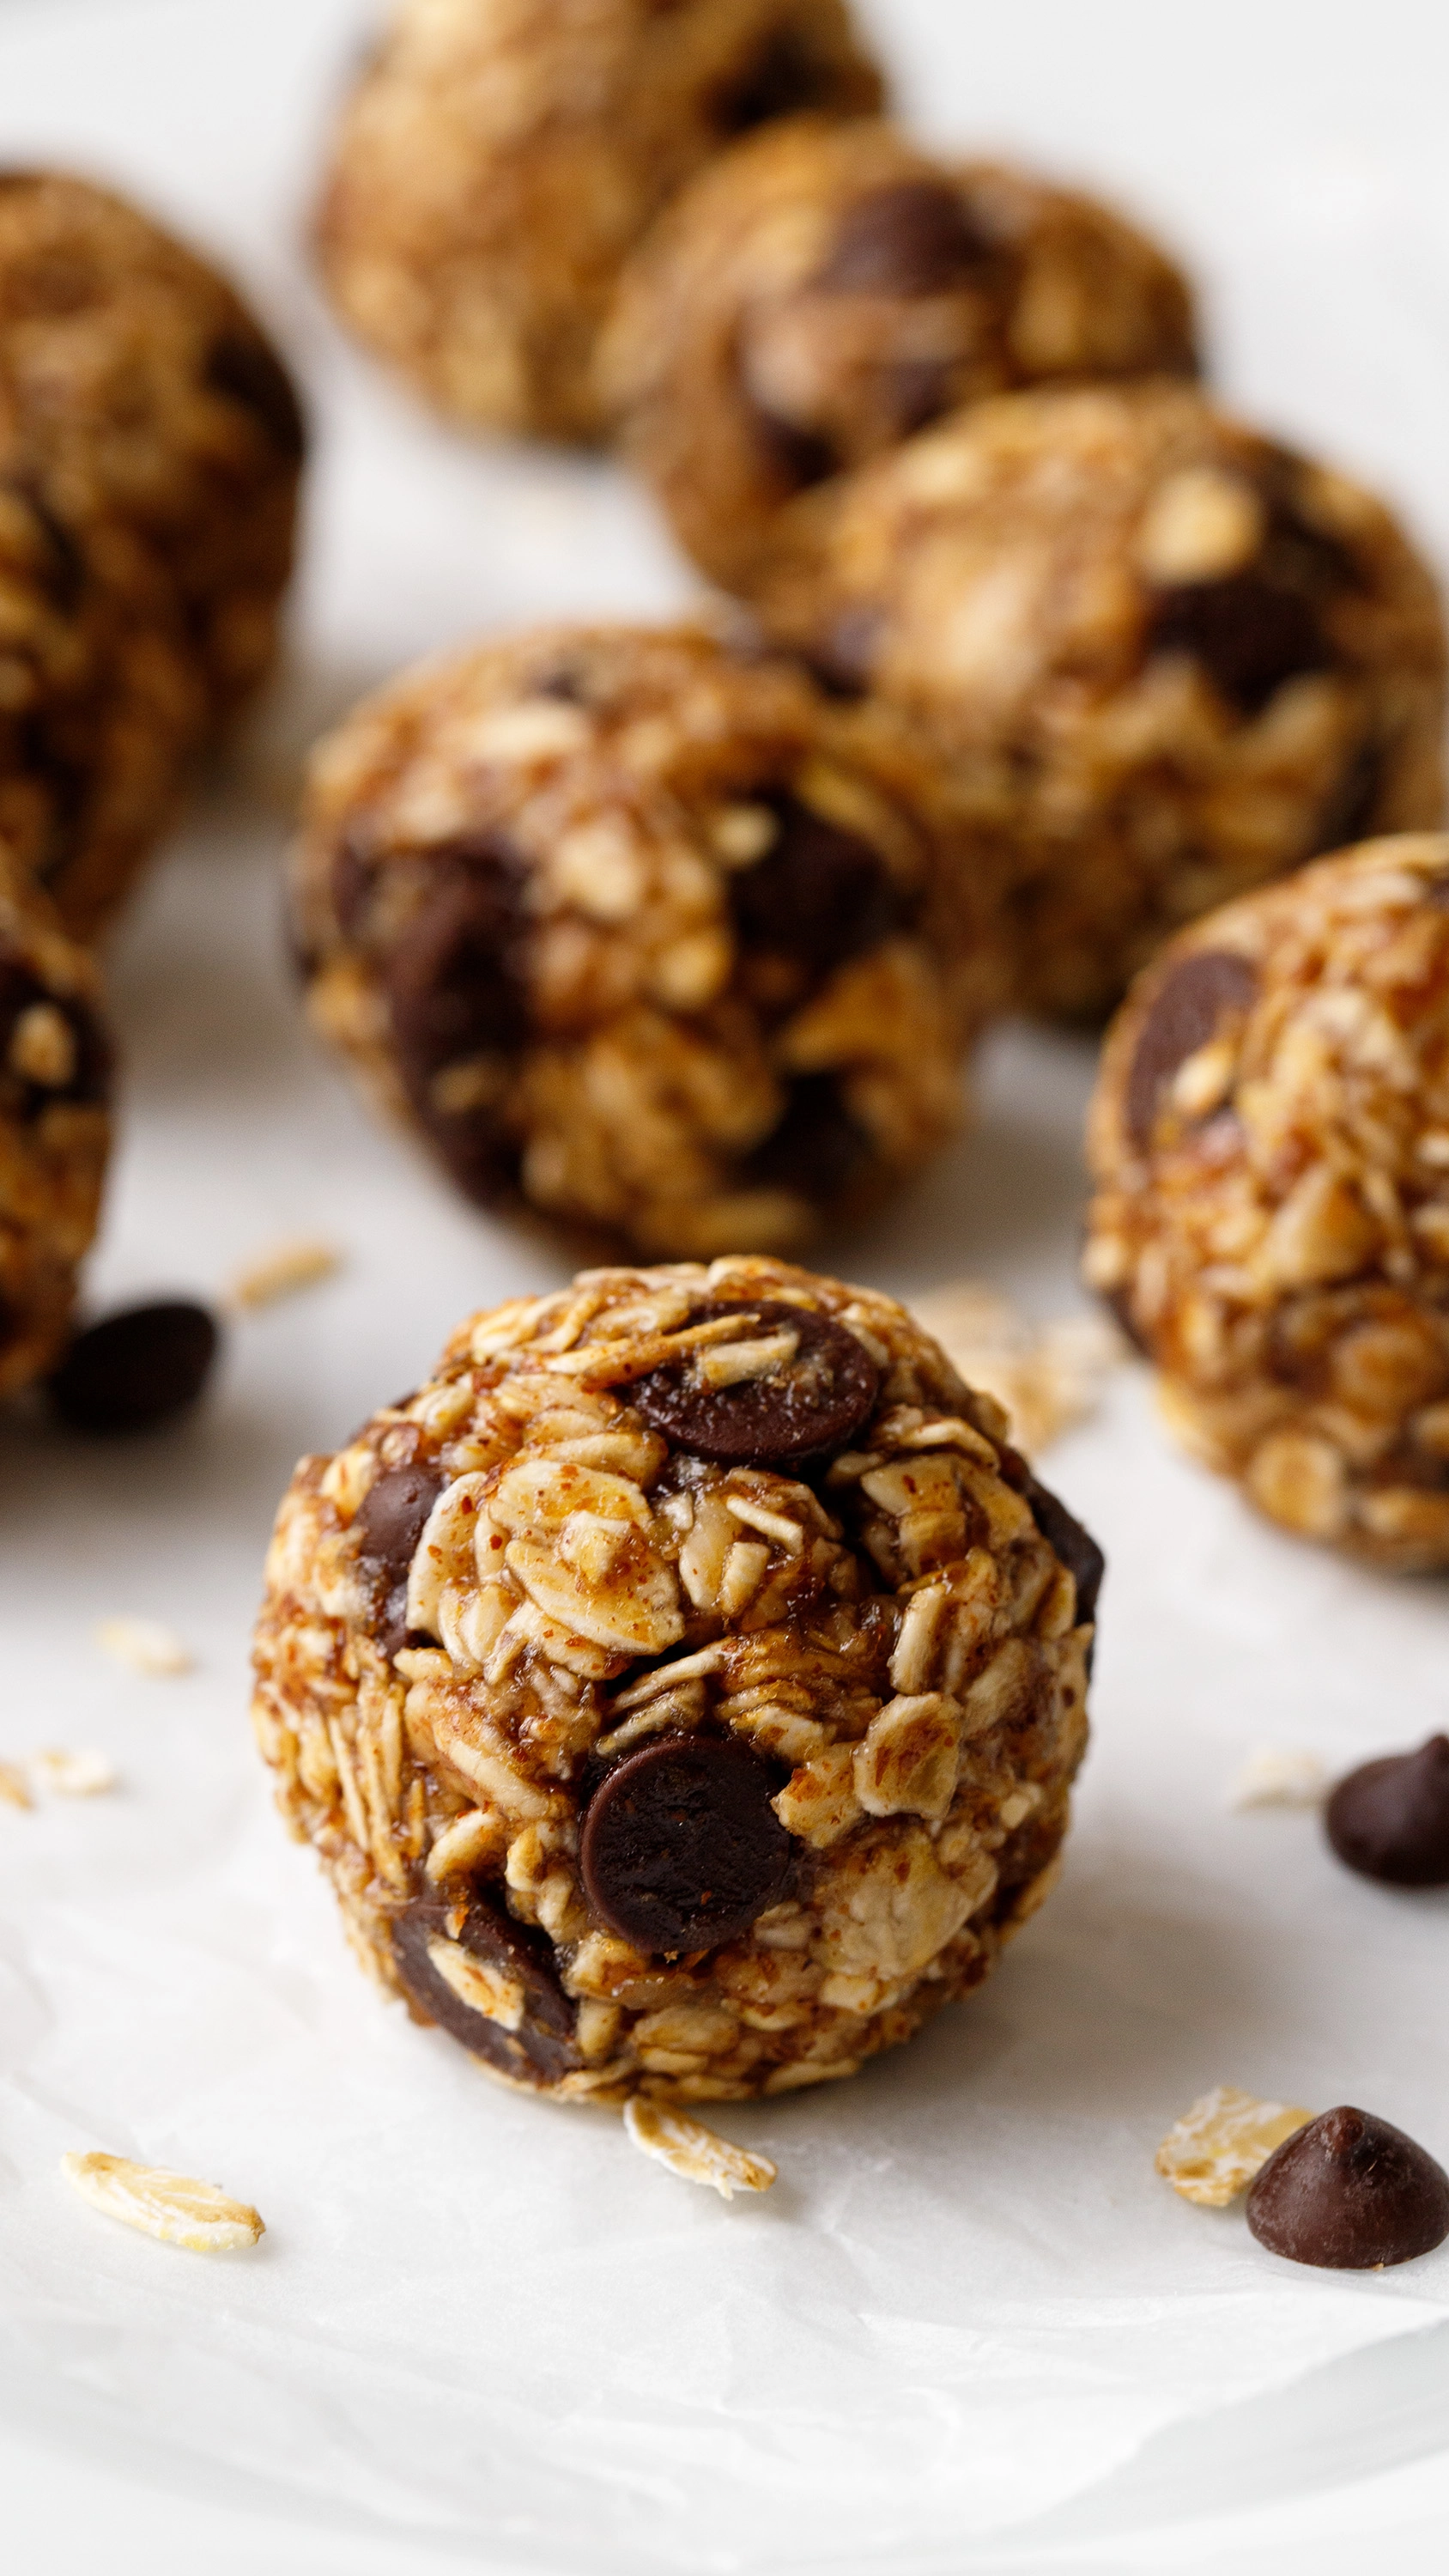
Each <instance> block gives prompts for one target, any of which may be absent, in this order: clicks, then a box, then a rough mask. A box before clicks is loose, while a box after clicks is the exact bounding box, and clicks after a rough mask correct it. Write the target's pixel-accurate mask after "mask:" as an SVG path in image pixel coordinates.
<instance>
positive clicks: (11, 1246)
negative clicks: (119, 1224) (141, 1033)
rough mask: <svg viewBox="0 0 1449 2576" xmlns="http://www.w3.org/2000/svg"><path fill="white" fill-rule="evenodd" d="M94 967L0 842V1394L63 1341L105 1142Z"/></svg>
mask: <svg viewBox="0 0 1449 2576" xmlns="http://www.w3.org/2000/svg"><path fill="white" fill-rule="evenodd" d="M110 1071H111V1047H110V1040H109V1038H108V1036H107V1033H106V1028H105V1024H104V1021H103V1019H102V1016H101V996H100V983H99V978H98V976H97V973H96V969H95V966H94V964H93V962H92V961H91V959H90V958H89V957H88V956H87V955H86V954H85V952H84V951H83V950H82V949H79V948H77V947H76V946H75V944H74V942H73V941H71V940H70V939H68V938H67V937H66V936H65V934H64V932H63V931H62V930H61V929H60V927H59V925H58V923H57V922H56V920H55V917H54V915H53V913H52V911H51V908H50V906H49V904H48V903H47V902H46V901H45V899H44V897H43V896H41V895H39V894H37V893H36V891H35V889H34V887H33V886H32V885H31V883H30V881H29V878H28V876H27V873H26V871H25V870H24V868H23V867H21V866H19V865H18V864H17V863H16V861H15V860H14V858H13V857H12V855H11V853H10V852H9V851H8V850H7V849H6V848H5V847H4V845H3V844H0V1395H10V1394H13V1393H14V1392H15V1391H16V1389H17V1388H19V1387H22V1386H28V1385H29V1383H30V1382H31V1380H32V1379H33V1378H37V1377H40V1376H42V1375H43V1374H44V1372H45V1371H46V1370H47V1369H48V1368H50V1366H51V1365H52V1363H53V1362H54V1361H55V1360H57V1359H58V1358H59V1356H60V1354H61V1351H62V1349H63V1348H64V1345H65V1342H66V1339H67V1336H68V1333H69V1329H70V1317H71V1309H72V1306H73V1304H74V1299H75V1282H76V1271H77V1268H78V1266H79V1264H80V1261H81V1259H82V1257H83V1255H84V1254H85V1252H86V1250H87V1248H88V1247H89V1244H90V1241H91V1238H92V1236H93V1235H94V1233H95V1230H96V1219H97V1217H98V1215H99V1212H100V1202H101V1187H102V1183H103V1181H104V1178H105V1169H106V1154H107V1149H108V1146H109V1143H110V1122H109V1118H108V1115H107V1108H106V1102H107V1096H108V1092H109V1088H110Z"/></svg>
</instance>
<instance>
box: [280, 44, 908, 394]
mask: <svg viewBox="0 0 1449 2576" xmlns="http://www.w3.org/2000/svg"><path fill="white" fill-rule="evenodd" d="M880 99H881V81H880V76H879V74H878V73H877V71H876V69H875V67H874V65H873V64H872V63H871V62H870V61H869V60H868V59H867V58H866V56H865V55H864V54H863V53H862V52H861V50H860V48H859V46H858V44H857V42H856V40H855V37H854V35H853V32H852V30H851V26H850V22H849V19H848V17H847V15H846V12H845V9H844V7H843V6H842V4H841V0H671V5H668V6H665V7H661V6H660V5H659V0H404V5H403V7H402V8H401V9H400V10H399V11H398V14H397V16H396V18H395V19H394V21H393V25H392V28H391V31H390V33H389V34H388V36H387V37H386V38H385V40H384V42H383V44H382V45H381V47H380V49H379V51H378V52H377V53H376V54H375V55H374V56H373V58H372V59H371V61H370V62H369V63H368V65H367V68H366V69H365V71H364V72H363V75H362V78H361V80H360V82H359V84H358V86H357V88H356V90H355V91H354V92H353V95H352V97H351V99H350V100H349V102H348V105H347V108H346V110H345V112H344V115H343V119H342V124H341V128H340V131H339V133H338V136H337V140H336V145H335V148H334V155H333V161H332V167H331V172H330V176H329V180H328V184H327V188H326V192H325V195H324V198H323V202H322V206H321V209H320V211H319V215H318V219H317V242H318V249H319V253H320V256H321V260H322V265H323V268H324V271H325V273H326V277H327V281H328V284H329V285H330V287H331V290H332V293H333V296H334V298H335V299H336V302H337V305H338V307H339V309H340V311H341V312H342V313H343V314H344V315H345V317H346V319H347V320H348V321H349V322H350V323H351V324H352V326H353V328H354V329H355V330H356V331H357V332H358V333H359V335H360V336H361V338H362V339H364V340H366V341H368V342H370V343H371V345H372V346H373V347H374V348H375V349H377V350H378V351H379V352H380V353H381V354H382V355H383V356H384V357H387V358H389V359H391V360H392V362H393V363H394V364H395V365H396V366H398V367H399V368H401V369H402V371H403V372H404V373H405V374H406V375H408V376H410V377H412V378H413V380H414V381H415V382H416V383H417V384H418V385H419V386H420V387H421V388H422V390H423V391H424V392H425V393H426V394H427V396H428V397H429V399H430V400H431V401H433V402H435V403H437V404H438V405H439V406H440V407H441V408H442V409H443V410H444V411H449V412H453V413H456V414H458V415H459V416H460V417H461V418H462V419H464V420H468V421H473V422H477V423H480V424H483V425H486V426H489V427H493V428H499V429H507V430H517V431H535V432H541V433H542V434H544V435H546V436H552V437H559V438H580V437H582V438H591V437H595V436H597V435H598V433H599V431H600V429H601V428H602V426H603V420H602V415H601V412H600V408H599V402H598V396H597V391H596V388H595V384H594V352H595V342H596V338H597V335H598V331H599V328H600V325H601V324H602V322H603V320H604V317H605V314H606V312H607V309H608V306H609V302H610V299H611V297H612V295H613V292H614V287H615V283H616V280H617V277H618V272H619V267H620V264H621V262H622V261H623V260H624V258H625V257H626V256H627V254H628V253H629V252H630V251H631V250H632V249H633V247H634V245H635V243H636V242H637V241H638V240H639V238H640V236H641V235H642V234H643V233H644V231H645V230H646V229H647V227H648V225H649V224H650V223H651V222H652V221H653V219H654V216H655V215H656V213H657V212H658V210H659V208H660V207H661V206H662V205H663V203H664V202H665V199H666V198H667V197H668V196H669V195H670V194H671V193H672V191H673V190H674V189H675V188H677V187H678V186H679V185H680V184H681V182H682V181H683V180H685V179H687V178H688V177H689V176H690V174H691V173H692V172H693V171H694V170H696V169H698V167H699V166H700V164H701V163H702V162H704V161H706V160H708V159H709V158H710V156H711V155H712V154H713V153H714V152H716V151H718V150H719V148H720V146H721V145H722V144H725V143H728V142H730V141H731V140H732V139H733V138H734V137H735V136H736V135H739V134H744V133H747V132H749V131H750V130H751V129H752V128H753V127H755V126H758V125H763V124H766V123H767V122H769V121H770V120H771V119H773V118H776V117H780V116H789V115H792V114H795V113H798V112H799V111H800V110H802V109H811V108H813V109H819V110H821V111H823V112H824V113H826V114H827V115H829V114H842V115H861V114H867V113H869V112H870V111H871V110H872V109H873V108H875V107H878V106H879V104H880Z"/></svg>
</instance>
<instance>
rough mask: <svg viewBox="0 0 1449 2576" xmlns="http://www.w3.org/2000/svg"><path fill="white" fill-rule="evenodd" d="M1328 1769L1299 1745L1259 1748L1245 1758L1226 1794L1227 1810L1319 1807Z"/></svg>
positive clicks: (1326, 1784)
mask: <svg viewBox="0 0 1449 2576" xmlns="http://www.w3.org/2000/svg"><path fill="white" fill-rule="evenodd" d="M1327 1792H1328V1767H1327V1765H1326V1763H1324V1762H1322V1761H1321V1760H1320V1758H1319V1756H1318V1755H1317V1754H1316V1753H1309V1752H1306V1751H1305V1750H1304V1749H1303V1748H1302V1747H1301V1746H1299V1745H1292V1744H1260V1745H1257V1746H1256V1747H1255V1748H1254V1750H1253V1751H1252V1752H1251V1753H1250V1754H1249V1755H1248V1758H1247V1760H1246V1762H1245V1763H1244V1764H1243V1767H1242V1769H1241V1771H1239V1773H1238V1775H1237V1777H1236V1779H1235V1780H1234V1782H1233V1785H1232V1788H1231V1790H1230V1791H1229V1793H1228V1804H1229V1806H1230V1807H1237V1808H1248V1807H1321V1806H1322V1804H1323V1801H1324V1798H1325V1797H1326V1795H1327Z"/></svg>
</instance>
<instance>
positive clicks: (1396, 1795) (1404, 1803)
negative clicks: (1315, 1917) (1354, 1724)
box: [1324, 1735, 1449, 1887]
mask: <svg viewBox="0 0 1449 2576" xmlns="http://www.w3.org/2000/svg"><path fill="white" fill-rule="evenodd" d="M1324 1824H1325V1827H1326V1829H1327V1833H1328V1839H1329V1841H1330V1842H1331V1843H1332V1845H1333V1848H1334V1850H1335V1851H1336V1852H1337V1854H1338V1857H1339V1859H1340V1860H1341V1861H1346V1862H1347V1864H1348V1866H1349V1868H1350V1869H1356V1870H1358V1871H1359V1872H1360V1874H1361V1875H1362V1876H1363V1877H1364V1878H1380V1879H1383V1880H1385V1881H1386V1883H1387V1884H1388V1885H1389V1886H1390V1887H1449V1735H1431V1736H1430V1738H1429V1741H1428V1743H1427V1744H1421V1745H1420V1747H1419V1750H1418V1752H1417V1753H1389V1754H1385V1755H1384V1756H1383V1757H1382V1758H1381V1759H1380V1760H1379V1761H1377V1762H1365V1763H1362V1764H1361V1765H1360V1767H1359V1769H1358V1770H1357V1771H1350V1772H1349V1774H1348V1777H1347V1779H1345V1780H1340V1782H1339V1784H1338V1786H1337V1788H1336V1789H1335V1790H1334V1792H1333V1795H1332V1797H1331V1798H1330V1799H1329V1801H1328V1806H1327V1810H1326V1812H1325V1815H1324Z"/></svg>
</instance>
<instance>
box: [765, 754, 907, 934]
mask: <svg viewBox="0 0 1449 2576" xmlns="http://www.w3.org/2000/svg"><path fill="white" fill-rule="evenodd" d="M757 801H758V802H759V803H761V804H763V805H768V806H769V808H770V810H771V812H772V813H773V814H774V816H775V819H776V822H777V824H778V827H779V828H778V831H777V833H776V837H775V840H774V842H773V843H772V845H771V847H770V849H769V850H768V851H767V852H766V854H765V856H764V858H762V859H759V860H757V861H756V863H755V865H754V866H753V867H752V868H742V869H741V870H740V872H739V873H738V875H737V876H735V877H734V878H733V879H732V881H731V897H732V902H733V908H734V918H735V928H736V930H737V932H738V934H739V937H740V939H741V941H742V943H743V944H744V945H745V946H746V947H748V948H755V949H765V950H775V951H777V952H779V953H781V954H783V955H784V956H787V957H789V958H792V959H794V960H796V961H797V962H799V963H800V964H803V965H806V966H808V967H810V968H812V969H813V971H814V972H815V973H816V974H818V975H828V974H829V973H831V972H832V970H833V969H834V968H835V967H837V966H840V965H843V963H844V961H845V959H846V958H847V957H858V956H859V955H861V953H862V952H863V951H864V950H865V949H867V948H874V947H876V946H877V945H878V944H879V942H880V941H881V940H882V939H888V938H889V937H890V935H891V933H892V931H894V930H898V929H899V928H900V927H901V926H902V923H903V922H904V920H905V918H906V916H907V912H908V909H909V907H908V906H907V905H906V904H905V903H904V902H903V901H902V898H901V896H900V894H899V892H898V891H897V889H896V887H895V886H894V885H893V884H892V882H891V879H890V876H889V875H888V873H887V871H886V867H885V863H884V861H883V860H882V858H881V856H880V853H879V851H878V850H874V849H872V847H871V845H870V843H869V841H863V840H862V839H861V838H860V836H859V834H858V833H856V832H847V831H844V830H842V828H841V826H840V825H839V824H838V823H831V822H827V820H826V818H825V816H824V815H823V814H817V813H815V812H814V811H813V810H812V808H811V807H810V806H808V805H802V804H801V802H800V800H799V798H798V797H796V796H792V795H791V794H790V793H789V791H788V789H783V790H777V791H776V792H774V793H771V794H766V795H763V796H761V797H760V798H759V799H758V800H757Z"/></svg>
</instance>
